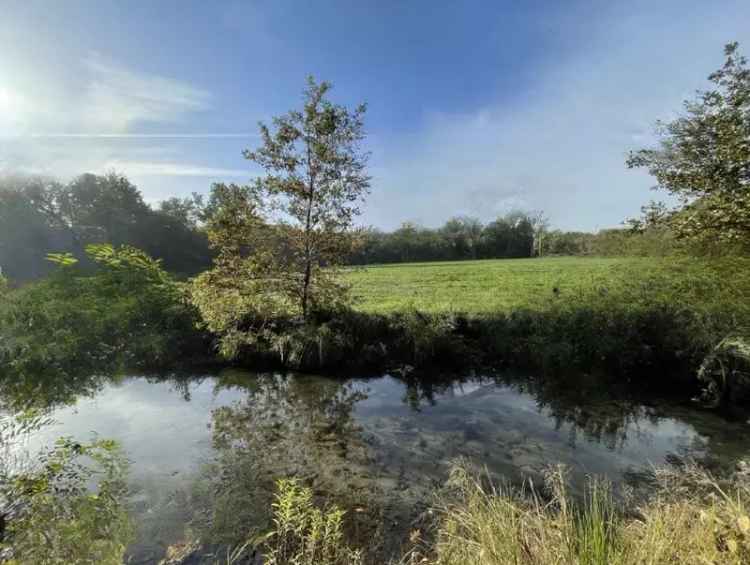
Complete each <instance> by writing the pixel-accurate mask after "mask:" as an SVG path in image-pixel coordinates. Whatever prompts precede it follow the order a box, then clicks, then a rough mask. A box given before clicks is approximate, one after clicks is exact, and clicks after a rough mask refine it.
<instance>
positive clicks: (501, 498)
mask: <svg viewBox="0 0 750 565" xmlns="http://www.w3.org/2000/svg"><path fill="white" fill-rule="evenodd" d="M655 478H656V479H657V488H656V493H655V494H654V495H653V496H652V497H650V498H649V501H648V502H646V503H644V504H642V505H638V506H636V507H632V508H629V509H628V511H627V512H626V511H625V508H624V507H625V504H626V503H625V502H616V501H615V499H614V498H613V496H612V494H611V489H610V488H609V486H608V484H607V483H605V482H602V481H600V480H593V479H592V480H591V481H590V484H589V486H588V489H587V494H586V496H585V497H584V500H583V501H579V502H577V503H574V502H573V501H572V500H571V499H570V498H569V496H568V494H567V492H566V487H565V475H564V470H563V469H562V468H559V467H558V468H555V469H553V470H552V471H551V472H550V473H549V474H548V477H547V484H546V485H545V486H546V493H545V494H546V495H547V496H545V497H544V498H543V497H542V496H541V495H540V493H539V492H538V491H537V490H536V489H535V488H534V486H533V485H531V484H527V485H526V486H525V487H524V488H523V489H520V490H519V489H513V488H511V487H508V486H490V487H488V486H486V485H483V484H482V481H481V480H479V479H478V478H477V475H476V474H473V473H471V472H470V471H468V470H467V468H466V466H459V467H457V468H456V469H455V470H454V472H453V474H452V477H451V483H450V484H451V485H452V487H453V488H452V489H451V490H450V491H449V493H450V494H449V495H447V497H446V498H444V500H445V501H446V502H445V504H444V506H443V507H442V508H441V511H440V521H439V527H438V531H437V539H436V542H435V544H434V546H433V547H429V548H422V549H421V550H415V551H413V552H412V553H410V554H409V555H408V556H407V557H406V558H405V559H404V563H412V564H416V563H423V564H432V565H464V564H467V563H471V564H474V565H501V564H502V565H505V564H514V565H522V564H529V565H531V564H534V565H553V564H560V565H562V564H566V565H568V564H579V565H636V564H638V565H641V564H647V565H656V564H677V563H680V564H682V563H695V564H704V565H707V564H716V565H718V564H741V563H750V517H748V504H750V488H749V487H748V485H750V481H749V480H748V476H747V474H743V473H738V474H737V475H735V476H734V477H732V478H731V479H730V480H727V481H718V480H717V479H715V478H713V477H712V476H710V475H709V474H707V473H706V472H704V471H701V470H699V469H698V468H696V467H687V468H685V469H682V470H680V471H679V472H675V471H658V472H656V474H655ZM626 516H627V517H626Z"/></svg>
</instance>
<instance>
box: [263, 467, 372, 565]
mask: <svg viewBox="0 0 750 565" xmlns="http://www.w3.org/2000/svg"><path fill="white" fill-rule="evenodd" d="M273 509H274V518H273V523H274V526H275V527H274V529H273V531H271V532H269V533H268V534H267V535H266V536H265V541H264V544H263V546H264V547H265V548H266V550H265V551H264V555H265V557H266V563H268V564H269V565H286V564H287V563H295V564H299V565H356V564H357V563H362V555H361V553H360V552H359V551H356V550H354V549H351V548H350V547H348V546H347V545H346V543H345V542H344V532H343V519H344V512H343V511H342V510H340V509H338V508H337V507H335V506H332V507H329V508H326V509H320V508H318V507H316V506H315V504H314V503H313V495H312V491H311V490H310V489H309V488H306V487H303V486H300V485H299V483H298V482H297V481H295V480H293V479H282V480H279V481H278V482H277V493H276V500H275V502H274V503H273Z"/></svg>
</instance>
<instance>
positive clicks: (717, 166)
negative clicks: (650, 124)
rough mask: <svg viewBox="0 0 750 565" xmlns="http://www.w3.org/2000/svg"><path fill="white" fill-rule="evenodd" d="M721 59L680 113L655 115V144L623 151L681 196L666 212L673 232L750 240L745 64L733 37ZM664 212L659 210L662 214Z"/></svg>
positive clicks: (749, 99)
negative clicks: (707, 84) (660, 118)
mask: <svg viewBox="0 0 750 565" xmlns="http://www.w3.org/2000/svg"><path fill="white" fill-rule="evenodd" d="M724 54H725V56H726V61H725V63H724V66H723V67H722V68H721V69H719V70H718V71H716V72H714V73H712V74H711V75H710V76H709V77H708V78H709V80H710V81H711V82H712V83H713V84H714V87H713V88H712V89H711V90H706V91H698V93H697V98H696V99H695V100H688V101H685V103H684V108H685V113H684V115H682V116H680V117H679V118H677V119H675V120H673V121H671V122H667V123H664V122H657V133H658V134H659V136H660V141H659V146H658V147H657V148H649V149H641V150H639V151H635V152H632V153H631V154H630V156H629V157H628V160H627V164H628V166H629V167H631V168H633V167H645V168H646V169H647V170H648V171H649V173H651V174H652V175H653V176H654V177H656V180H657V182H658V186H657V188H661V189H664V190H667V191H668V192H670V193H671V194H673V195H676V196H677V197H679V199H680V201H681V204H682V206H681V209H679V210H676V211H675V212H674V213H672V214H670V215H669V218H668V221H669V224H670V225H671V226H672V227H673V229H674V230H675V232H676V234H677V235H678V236H679V237H687V238H706V237H711V238H716V239H718V240H720V241H724V242H730V243H736V242H739V243H746V242H748V241H749V240H750V69H748V68H747V60H746V58H745V57H743V56H741V55H740V54H739V51H738V45H737V43H730V44H728V45H727V46H726V47H725V48H724ZM662 216H663V215H662Z"/></svg>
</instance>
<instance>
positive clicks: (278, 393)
mask: <svg viewBox="0 0 750 565" xmlns="http://www.w3.org/2000/svg"><path fill="white" fill-rule="evenodd" d="M436 382H437V384H436ZM80 389H81V390H80V391H79V392H77V391H76V390H75V387H74V388H73V389H71V390H66V391H65V394H64V395H60V394H57V393H59V391H56V394H55V395H52V396H53V397H54V402H53V405H52V406H50V415H51V417H52V418H53V420H54V423H53V424H52V425H50V426H47V427H45V428H44V429H43V430H41V431H40V432H38V433H36V434H35V435H34V436H33V437H31V438H30V439H29V448H30V449H31V450H32V451H33V450H36V449H39V448H41V446H43V445H45V444H50V443H51V442H52V441H54V439H55V438H56V437H58V436H61V435H66V436H73V437H75V438H77V439H79V440H88V439H90V438H91V437H92V436H93V434H98V435H99V436H100V437H106V438H112V439H116V440H118V441H119V442H120V444H121V445H122V447H123V449H124V451H125V453H126V455H127V457H128V459H129V461H130V465H131V470H130V475H129V481H130V484H131V490H132V495H131V508H132V512H133V515H134V517H135V521H136V523H137V525H138V539H137V540H136V542H135V544H134V545H133V547H132V548H131V549H130V555H131V562H132V563H154V562H156V561H158V559H159V558H160V557H161V555H162V554H163V551H164V548H165V547H166V546H167V545H168V544H171V543H175V542H177V541H180V540H181V539H184V538H185V537H186V536H195V535H201V536H202V537H204V538H205V537H207V536H208V537H210V538H211V539H214V540H216V541H218V542H225V543H232V542H233V541H236V540H234V539H233V536H237V532H238V531H248V530H249V529H250V528H251V526H256V527H258V528H262V527H263V520H264V519H265V518H267V513H266V509H267V507H268V504H269V502H270V496H271V492H272V487H273V479H275V478H278V477H282V476H297V477H301V478H302V479H303V480H304V481H305V482H306V483H307V484H310V485H312V486H313V488H314V490H315V492H316V494H318V495H320V497H321V498H325V499H330V500H333V501H336V502H337V503H339V504H341V505H342V506H344V507H346V508H347V509H349V510H350V513H349V516H350V518H351V520H354V521H357V522H358V523H357V524H356V525H355V526H356V528H357V531H358V532H359V534H360V535H361V536H362V538H363V539H365V538H366V539H368V540H372V539H377V540H380V543H381V545H382V547H381V548H380V549H381V551H382V552H383V553H384V554H389V553H393V552H396V551H398V547H399V545H400V543H401V542H402V541H403V539H404V536H405V535H406V534H408V531H409V530H410V529H412V528H414V527H417V525H418V524H419V523H420V520H421V519H422V518H423V513H424V512H425V511H426V510H427V509H428V508H429V503H430V500H431V497H432V494H433V493H434V492H435V490H436V489H438V488H440V486H441V485H442V484H443V483H444V482H445V480H446V478H447V477H448V474H449V471H450V469H451V466H452V465H455V464H456V462H457V461H459V460H465V461H470V462H471V463H472V464H473V465H476V466H477V467H478V468H480V469H482V470H483V472H486V473H487V474H488V475H490V476H492V477H493V478H494V479H496V480H504V479H507V480H511V481H516V482H518V481H520V480H521V479H522V478H526V479H531V480H532V481H534V483H535V484H537V485H539V484H541V483H542V480H543V479H542V477H543V473H544V469H545V467H546V466H547V465H550V464H556V463H562V464H565V465H566V466H568V467H569V469H570V478H571V483H572V487H573V490H574V491H575V490H576V489H579V488H580V486H581V485H582V484H583V482H584V481H585V480H586V477H587V476H588V475H591V474H595V475H602V476H606V477H608V478H609V479H610V480H611V481H612V482H613V483H614V484H615V486H616V487H619V486H622V485H627V484H631V485H632V484H635V483H637V482H638V480H639V477H641V476H643V474H644V473H646V472H647V471H648V470H649V469H650V468H651V466H653V465H657V466H658V465H664V464H667V463H669V462H675V461H677V460H682V459H684V458H688V457H690V458H695V459H699V460H701V461H702V462H704V463H706V464H708V465H709V466H724V465H729V464H731V463H732V462H733V461H735V460H736V459H737V458H738V457H741V456H743V455H746V454H747V452H748V451H750V440H748V439H747V438H748V437H749V436H748V433H747V432H748V431H749V430H750V426H748V424H747V423H745V422H743V421H737V422H728V421H726V420H724V419H722V418H720V417H719V416H718V415H716V414H713V413H711V412H707V411H702V410H698V409H697V408H696V407H694V406H692V405H690V404H688V403H685V402H679V403H678V402H670V401H666V400H659V399H654V398H653V397H650V396H649V397H646V395H643V396H642V397H639V396H638V395H634V394H633V393H632V391H629V392H628V391H624V390H620V389H618V388H617V387H614V386H611V387H610V386H602V385H601V381H599V380H597V379H595V378H593V377H589V378H587V377H585V376H581V377H580V378H577V379H575V380H573V381H567V380H566V381H560V380H554V381H546V380H544V379H537V378H533V377H529V376H519V375H507V374H505V375H494V376H487V375H483V374H475V373H474V374H471V375H468V376H463V377H462V378H456V377H451V376H447V377H445V376H443V377H441V378H431V379H426V378H424V377H423V378H416V377H413V376H403V375H401V376H399V375H384V376H381V377H378V378H368V379H365V378H349V379H341V378H326V377H323V376H311V375H295V374H284V375H282V374H255V373H249V372H243V371H239V370H229V369H225V370H222V371H206V373H205V374H198V375H195V374H193V375H184V374H180V375H176V374H175V375H167V376H156V377H155V376H149V377H146V376H137V375H131V376H127V377H120V378H118V379H111V378H106V379H105V378H102V379H95V378H90V379H85V380H84V381H83V383H82V384H81V386H80Z"/></svg>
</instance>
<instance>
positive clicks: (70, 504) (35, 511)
mask: <svg viewBox="0 0 750 565" xmlns="http://www.w3.org/2000/svg"><path fill="white" fill-rule="evenodd" d="M126 469H127V463H126V461H125V459H124V458H123V457H122V455H121V454H120V452H119V449H118V447H117V445H116V444H115V443H114V442H111V441H105V440H96V441H93V442H91V443H87V444H80V443H77V442H75V441H73V440H71V439H68V438H63V439H60V440H58V441H57V443H56V444H55V447H54V448H53V449H51V450H49V451H47V452H44V453H43V454H42V455H40V457H39V458H38V460H37V461H36V462H35V464H34V465H33V467H32V468H31V469H27V470H23V471H21V472H19V473H16V474H15V475H13V476H12V477H11V478H10V480H8V481H6V482H4V483H3V484H2V485H0V487H1V490H0V494H1V495H2V497H3V498H4V499H5V500H10V501H12V504H13V508H12V510H11V513H10V519H9V521H8V523H7V529H6V532H5V533H6V539H5V540H3V542H2V543H0V547H6V548H9V549H10V551H11V555H12V558H11V561H10V563H14V564H17V565H27V564H28V565H32V564H33V565H36V564H39V563H48V564H50V565H54V564H60V565H67V564H69V563H102V564H111V565H115V564H120V563H122V561H123V557H124V554H125V548H126V547H127V544H128V543H129V542H130V541H131V539H132V534H133V528H132V525H131V523H130V520H129V518H128V515H127V510H126V506H125V495H126V486H125V473H126ZM93 484H95V488H94V489H93V490H92V485H93Z"/></svg>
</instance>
